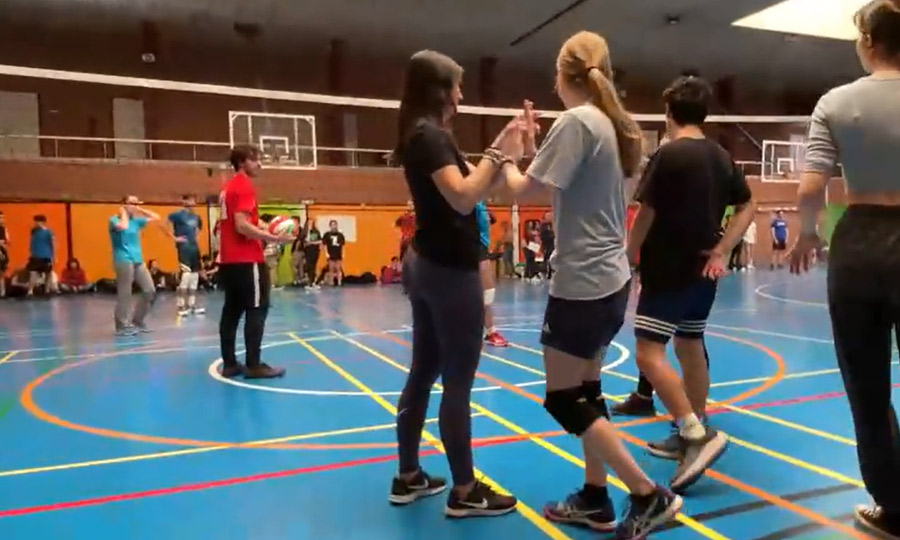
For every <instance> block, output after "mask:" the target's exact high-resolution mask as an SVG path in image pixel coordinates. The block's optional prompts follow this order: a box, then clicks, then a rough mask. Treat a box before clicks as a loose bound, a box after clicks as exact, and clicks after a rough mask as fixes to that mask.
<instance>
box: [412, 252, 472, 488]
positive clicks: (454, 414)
mask: <svg viewBox="0 0 900 540" xmlns="http://www.w3.org/2000/svg"><path fill="white" fill-rule="evenodd" d="M403 280H404V284H405V285H406V288H407V291H408V293H409V300H410V303H411V304H412V320H413V338H412V341H413V347H412V367H411V369H410V372H409V376H408V377H407V379H406V386H404V388H403V393H402V394H401V395H400V402H399V403H398V405H397V409H398V411H399V412H398V413H397V442H398V444H399V454H400V472H401V473H404V474H405V473H412V472H415V471H417V470H419V443H420V441H421V438H422V428H423V426H424V424H425V415H426V413H427V411H428V401H429V398H430V397H431V390H432V386H433V385H434V383H435V381H436V380H437V378H438V376H440V377H441V384H442V385H443V395H442V397H441V409H440V413H439V423H440V432H441V442H442V443H443V444H444V448H445V450H446V452H447V460H448V461H449V462H450V472H451V474H452V476H453V483H454V485H457V486H461V485H466V484H469V483H471V482H473V481H474V480H475V475H474V472H473V465H472V444H471V443H472V425H471V412H470V405H469V399H470V396H471V394H472V384H473V382H474V380H475V371H476V370H477V369H478V361H479V359H480V358H481V339H482V331H483V325H484V295H483V292H482V286H481V278H480V277H479V274H478V269H477V268H473V269H472V270H458V269H454V268H447V267H443V266H439V265H437V264H434V263H432V262H430V261H429V260H427V259H425V258H424V257H422V256H421V255H418V254H416V252H415V251H413V250H412V249H410V250H409V252H407V255H406V260H405V261H404V263H403Z"/></svg>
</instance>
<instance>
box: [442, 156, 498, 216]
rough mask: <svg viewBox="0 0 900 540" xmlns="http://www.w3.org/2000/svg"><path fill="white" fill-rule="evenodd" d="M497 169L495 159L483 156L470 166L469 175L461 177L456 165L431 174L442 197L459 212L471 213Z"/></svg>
mask: <svg viewBox="0 0 900 540" xmlns="http://www.w3.org/2000/svg"><path fill="white" fill-rule="evenodd" d="M497 170H498V163H497V162H496V161H495V160H491V159H488V158H484V159H482V160H481V162H480V163H479V164H478V166H476V167H473V168H471V170H470V171H471V172H470V173H469V176H467V177H463V175H462V172H461V171H460V170H459V167H457V166H456V165H448V166H446V167H443V168H441V169H438V170H437V171H435V172H434V174H432V175H431V177H432V178H433V179H434V183H435V185H437V188H438V191H440V192H441V195H443V197H444V199H446V200H447V202H448V203H449V204H450V206H451V207H453V209H454V210H456V211H457V212H459V213H460V214H471V213H472V210H473V209H474V208H475V205H476V204H477V203H478V201H480V200H482V199H484V197H485V196H486V195H487V194H488V191H490V187H491V185H492V182H493V180H494V177H495V175H496V173H497Z"/></svg>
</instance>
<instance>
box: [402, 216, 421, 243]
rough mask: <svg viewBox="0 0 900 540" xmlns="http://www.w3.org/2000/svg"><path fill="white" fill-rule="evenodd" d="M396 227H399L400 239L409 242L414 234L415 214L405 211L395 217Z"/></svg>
mask: <svg viewBox="0 0 900 540" xmlns="http://www.w3.org/2000/svg"><path fill="white" fill-rule="evenodd" d="M397 227H399V228H400V241H401V242H409V241H410V240H412V239H413V237H415V236H416V216H415V215H414V214H413V213H412V212H407V213H405V214H403V215H402V216H400V217H399V218H397Z"/></svg>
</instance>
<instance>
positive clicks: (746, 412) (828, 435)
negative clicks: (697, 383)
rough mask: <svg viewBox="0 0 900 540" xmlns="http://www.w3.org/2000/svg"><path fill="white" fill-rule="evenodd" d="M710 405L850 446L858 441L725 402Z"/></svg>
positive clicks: (711, 402)
mask: <svg viewBox="0 0 900 540" xmlns="http://www.w3.org/2000/svg"><path fill="white" fill-rule="evenodd" d="M709 403H710V405H713V406H714V407H721V408H723V409H727V410H729V411H731V412H736V413H738V414H743V415H745V416H752V417H753V418H757V419H759V420H765V421H766V422H771V423H773V424H778V425H779V426H783V427H786V428H790V429H795V430H797V431H802V432H803V433H808V434H809V435H815V436H816V437H821V438H823V439H828V440H830V441H834V442H839V443H842V444H846V445H848V446H856V441H855V440H854V439H851V438H849V437H842V436H840V435H835V434H834V433H829V432H827V431H822V430H821V429H815V428H811V427H808V426H804V425H803V424H797V423H795V422H791V421H789V420H782V419H781V418H777V417H775V416H769V415H768V414H763V413H759V412H756V411H750V410H747V409H742V408H740V407H735V406H733V405H726V404H724V403H718V402H715V401H710V402H709Z"/></svg>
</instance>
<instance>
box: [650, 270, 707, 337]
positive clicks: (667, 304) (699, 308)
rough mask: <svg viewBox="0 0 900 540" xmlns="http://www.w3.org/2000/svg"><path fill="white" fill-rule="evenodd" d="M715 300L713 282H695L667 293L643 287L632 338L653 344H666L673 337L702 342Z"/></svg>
mask: <svg viewBox="0 0 900 540" xmlns="http://www.w3.org/2000/svg"><path fill="white" fill-rule="evenodd" d="M715 300H716V282H715V281H713V280H710V279H698V280H697V281H695V282H693V283H691V284H690V285H687V286H685V287H681V288H678V289H674V290H670V291H653V290H651V289H647V287H643V288H642V289H641V296H640V298H639V299H638V306H637V313H636V314H635V319H634V335H635V336H636V337H638V338H640V339H646V340H649V341H653V342H656V343H668V342H669V340H670V339H672V336H677V337H680V338H685V339H703V333H704V332H705V331H706V319H708V318H709V313H710V311H712V306H713V302H715Z"/></svg>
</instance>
